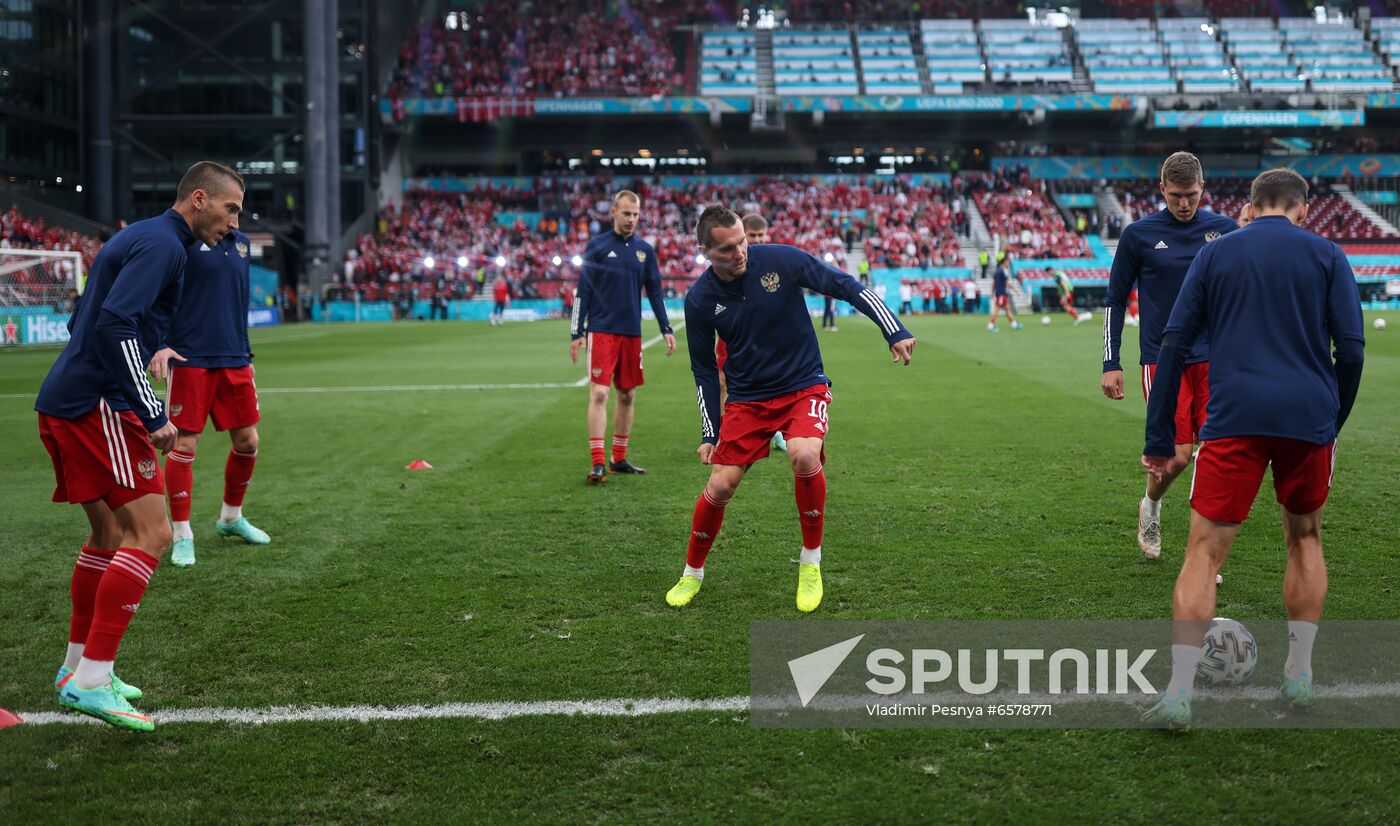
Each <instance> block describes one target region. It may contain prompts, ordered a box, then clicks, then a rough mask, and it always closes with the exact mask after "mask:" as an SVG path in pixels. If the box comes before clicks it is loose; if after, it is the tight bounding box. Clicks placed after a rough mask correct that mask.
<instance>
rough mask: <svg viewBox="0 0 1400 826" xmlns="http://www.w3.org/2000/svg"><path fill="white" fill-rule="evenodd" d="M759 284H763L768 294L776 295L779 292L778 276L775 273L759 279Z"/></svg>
mask: <svg viewBox="0 0 1400 826" xmlns="http://www.w3.org/2000/svg"><path fill="white" fill-rule="evenodd" d="M758 283H760V284H762V285H763V289H765V290H767V291H768V292H770V293H775V292H777V291H778V274H777V273H775V272H770V273H768V274H767V275H765V276H763V277H762V278H760V279H758Z"/></svg>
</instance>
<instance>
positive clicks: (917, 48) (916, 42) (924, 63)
mask: <svg viewBox="0 0 1400 826" xmlns="http://www.w3.org/2000/svg"><path fill="white" fill-rule="evenodd" d="M909 42H910V43H911V44H912V48H913V49H914V64H915V65H916V66H918V67H919V86H920V87H922V88H923V90H924V94H926V95H931V94H933V75H931V74H929V70H928V59H927V53H926V52H925V51H924V34H923V32H922V31H921V30H920V29H919V28H917V27H914V28H911V29H910V30H909Z"/></svg>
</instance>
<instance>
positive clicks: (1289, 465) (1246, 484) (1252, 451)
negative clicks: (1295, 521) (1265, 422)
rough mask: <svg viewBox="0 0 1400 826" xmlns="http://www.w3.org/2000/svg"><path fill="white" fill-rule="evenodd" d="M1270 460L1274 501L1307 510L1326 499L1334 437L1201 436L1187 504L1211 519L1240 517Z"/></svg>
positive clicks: (1334, 463) (1239, 519) (1298, 511)
mask: <svg viewBox="0 0 1400 826" xmlns="http://www.w3.org/2000/svg"><path fill="white" fill-rule="evenodd" d="M1269 465H1273V467H1274V494H1275V495H1276V496H1277V497H1278V503H1279V504H1280V505H1283V507H1284V509H1285V510H1287V511H1288V512H1289V513H1294V514H1304V513H1312V512H1313V511H1315V510H1317V509H1318V508H1321V507H1322V506H1323V504H1325V503H1326V502H1327V494H1328V493H1329V492H1330V491H1331V489H1332V471H1333V470H1334V469H1335V468H1336V466H1337V443H1336V442H1332V443H1331V444H1325V445H1315V444H1313V443H1311V442H1301V441H1298V440H1297V439H1281V438H1278V437H1275V436H1237V437H1233V438H1228V439H1211V440H1210V441H1208V442H1203V443H1202V444H1201V452H1200V454H1199V455H1197V457H1196V470H1195V474H1194V475H1193V476H1192V477H1191V507H1192V508H1194V509H1195V510H1196V512H1197V513H1199V514H1200V515H1201V516H1204V517H1206V518H1207V519H1214V520H1215V521H1216V522H1243V521H1244V520H1245V518H1246V517H1248V516H1249V508H1250V506H1251V505H1253V504H1254V496H1255V494H1257V493H1258V492H1259V484H1260V483H1261V482H1263V481H1264V468H1265V467H1267V466H1269Z"/></svg>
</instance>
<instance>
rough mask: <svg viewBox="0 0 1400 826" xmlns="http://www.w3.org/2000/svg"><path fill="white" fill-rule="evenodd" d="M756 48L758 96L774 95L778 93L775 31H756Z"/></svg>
mask: <svg viewBox="0 0 1400 826" xmlns="http://www.w3.org/2000/svg"><path fill="white" fill-rule="evenodd" d="M754 49H755V50H756V51H757V53H758V54H757V57H758V96H759V97H773V96H774V95H776V94H777V93H778V84H777V81H776V80H775V79H774V75H773V31H772V30H771V29H759V30H758V31H756V32H754Z"/></svg>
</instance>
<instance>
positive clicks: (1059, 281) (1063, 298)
mask: <svg viewBox="0 0 1400 826" xmlns="http://www.w3.org/2000/svg"><path fill="white" fill-rule="evenodd" d="M1050 277H1051V278H1053V279H1055V286H1056V287H1058V288H1059V290H1060V309H1061V310H1064V311H1065V312H1067V313H1069V317H1070V318H1072V319H1074V326H1076V327H1078V326H1079V313H1077V312H1075V311H1074V282H1072V281H1070V280H1069V276H1068V275H1066V274H1065V271H1064V270H1062V269H1060V268H1059V267H1056V268H1055V269H1053V270H1051V271H1050Z"/></svg>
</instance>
